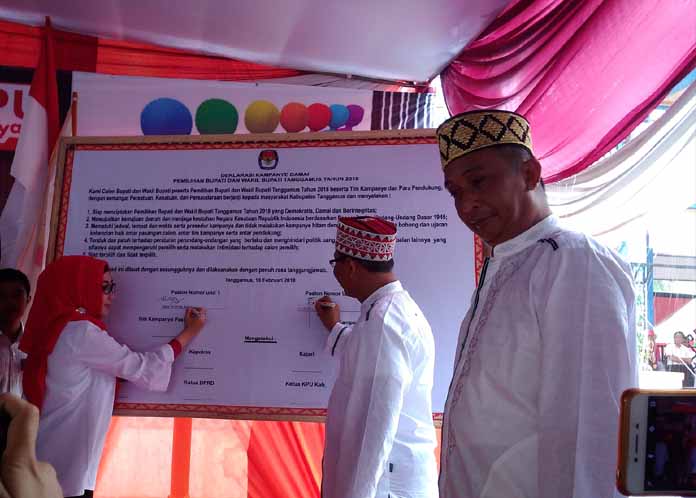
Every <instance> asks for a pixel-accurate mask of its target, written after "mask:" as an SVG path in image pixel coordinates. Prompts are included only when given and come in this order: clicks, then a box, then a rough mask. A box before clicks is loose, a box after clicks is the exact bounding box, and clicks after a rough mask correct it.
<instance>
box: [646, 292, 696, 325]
mask: <svg viewBox="0 0 696 498" xmlns="http://www.w3.org/2000/svg"><path fill="white" fill-rule="evenodd" d="M692 299H694V298H693V297H692V296H678V295H676V296H675V295H672V294H667V295H664V294H663V295H655V297H654V298H653V304H654V306H655V325H656V326H657V325H660V324H661V323H662V322H664V321H665V320H667V319H668V318H669V317H671V316H672V315H674V314H675V313H676V312H677V311H679V310H680V309H682V308H683V307H684V306H686V305H687V304H689V303H690V302H691V300H692ZM694 325H696V323H694ZM675 332H676V330H675ZM683 332H684V333H685V334H690V333H691V331H690V330H684V331H683Z"/></svg>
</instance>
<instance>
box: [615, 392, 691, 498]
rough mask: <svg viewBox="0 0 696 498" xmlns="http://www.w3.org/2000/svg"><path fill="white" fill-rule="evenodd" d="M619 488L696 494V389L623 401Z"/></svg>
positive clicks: (646, 492) (629, 397)
mask: <svg viewBox="0 0 696 498" xmlns="http://www.w3.org/2000/svg"><path fill="white" fill-rule="evenodd" d="M616 476H617V487H618V488H619V491H621V492H622V493H623V494H625V495H633V496H696V389H693V390H691V389H683V390H678V391H660V390H640V389H629V390H628V391H626V392H624V393H623V395H622V397H621V427H620V441H619V462H618V468H617V473H616Z"/></svg>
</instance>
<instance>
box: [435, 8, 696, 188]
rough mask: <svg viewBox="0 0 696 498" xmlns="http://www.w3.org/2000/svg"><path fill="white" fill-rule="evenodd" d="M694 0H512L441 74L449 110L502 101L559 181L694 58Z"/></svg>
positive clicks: (610, 143)
mask: <svg viewBox="0 0 696 498" xmlns="http://www.w3.org/2000/svg"><path fill="white" fill-rule="evenodd" d="M694 26H696V1H695V0H671V1H670V2H669V8H666V4H665V3H664V2H660V1H659V0H645V1H641V2H635V1H634V0H587V1H583V2H567V1H562V0H518V1H516V2H515V3H513V4H512V5H511V6H510V7H509V8H508V9H507V10H506V11H505V12H503V13H502V14H501V15H500V16H499V17H498V19H496V20H495V21H494V22H493V23H492V24H491V25H490V26H489V27H488V28H487V29H486V31H485V32H484V33H482V35H481V36H480V37H479V38H478V39H477V40H476V41H474V42H473V43H471V44H470V45H469V46H468V47H467V48H466V49H465V50H464V51H463V52H462V53H461V54H460V55H459V56H458V57H457V58H456V59H455V60H454V61H453V62H452V64H451V65H450V66H449V67H448V68H447V69H446V70H445V71H444V72H443V74H442V86H443V90H444V95H445V101H446V102H447V105H448V107H449V110H450V112H451V113H453V114H455V113H459V112H463V111H467V110H472V109H488V108H502V109H507V110H511V111H517V112H519V113H521V114H523V115H525V116H526V117H527V118H528V119H529V121H530V122H531V124H532V129H533V130H534V132H533V141H534V150H535V153H536V155H537V157H539V159H540V160H541V163H542V166H543V172H544V173H543V174H544V178H545V179H546V180H547V181H548V182H553V181H558V180H561V179H563V178H567V177H569V176H571V175H573V174H575V173H578V172H580V171H582V170H583V169H585V168H586V167H588V166H589V165H591V164H592V163H593V162H595V161H597V160H598V159H600V158H601V157H602V156H603V155H604V154H605V153H606V152H608V151H609V150H610V149H611V148H613V147H614V146H615V145H616V144H617V143H619V142H620V141H621V140H622V139H624V138H625V137H626V136H627V135H628V134H629V133H630V131H631V130H632V129H633V128H635V127H636V126H637V125H638V124H639V123H640V122H642V121H643V119H644V118H645V117H646V116H647V114H648V113H649V112H650V111H651V110H652V109H654V108H655V107H656V106H657V104H658V103H659V102H660V101H661V100H662V99H663V98H664V97H665V95H666V94H667V93H668V91H669V90H670V89H671V88H672V87H673V86H674V85H675V84H677V83H678V82H679V81H680V80H681V79H682V78H684V77H685V76H686V75H687V74H688V72H689V70H690V69H692V68H693V67H694V65H695V63H696V29H694Z"/></svg>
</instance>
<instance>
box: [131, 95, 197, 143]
mask: <svg viewBox="0 0 696 498" xmlns="http://www.w3.org/2000/svg"><path fill="white" fill-rule="evenodd" d="M140 129H141V130H142V131H143V135H189V134H190V133H191V130H192V129H193V118H192V117H191V112H190V111H189V110H188V109H187V108H186V106H185V105H184V104H182V103H181V102H179V101H178V100H175V99H170V98H159V99H155V100H153V101H152V102H150V103H149V104H147V105H146V106H145V107H144V108H143V110H142V112H141V113H140Z"/></svg>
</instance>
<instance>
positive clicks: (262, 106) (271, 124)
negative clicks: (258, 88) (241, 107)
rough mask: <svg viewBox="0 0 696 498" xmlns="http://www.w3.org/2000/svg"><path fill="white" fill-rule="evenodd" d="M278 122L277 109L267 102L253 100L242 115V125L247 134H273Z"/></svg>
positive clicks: (278, 113) (278, 114)
mask: <svg viewBox="0 0 696 498" xmlns="http://www.w3.org/2000/svg"><path fill="white" fill-rule="evenodd" d="M279 120H280V112H279V111H278V108H277V107H276V106H274V105H273V104H272V103H270V102H269V101H267V100H255V101H254V102H252V103H251V104H249V107H247V108H246V112H245V113H244V124H245V125H246V129H247V130H249V133H273V132H274V131H275V129H276V128H277V127H278V121H279Z"/></svg>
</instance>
